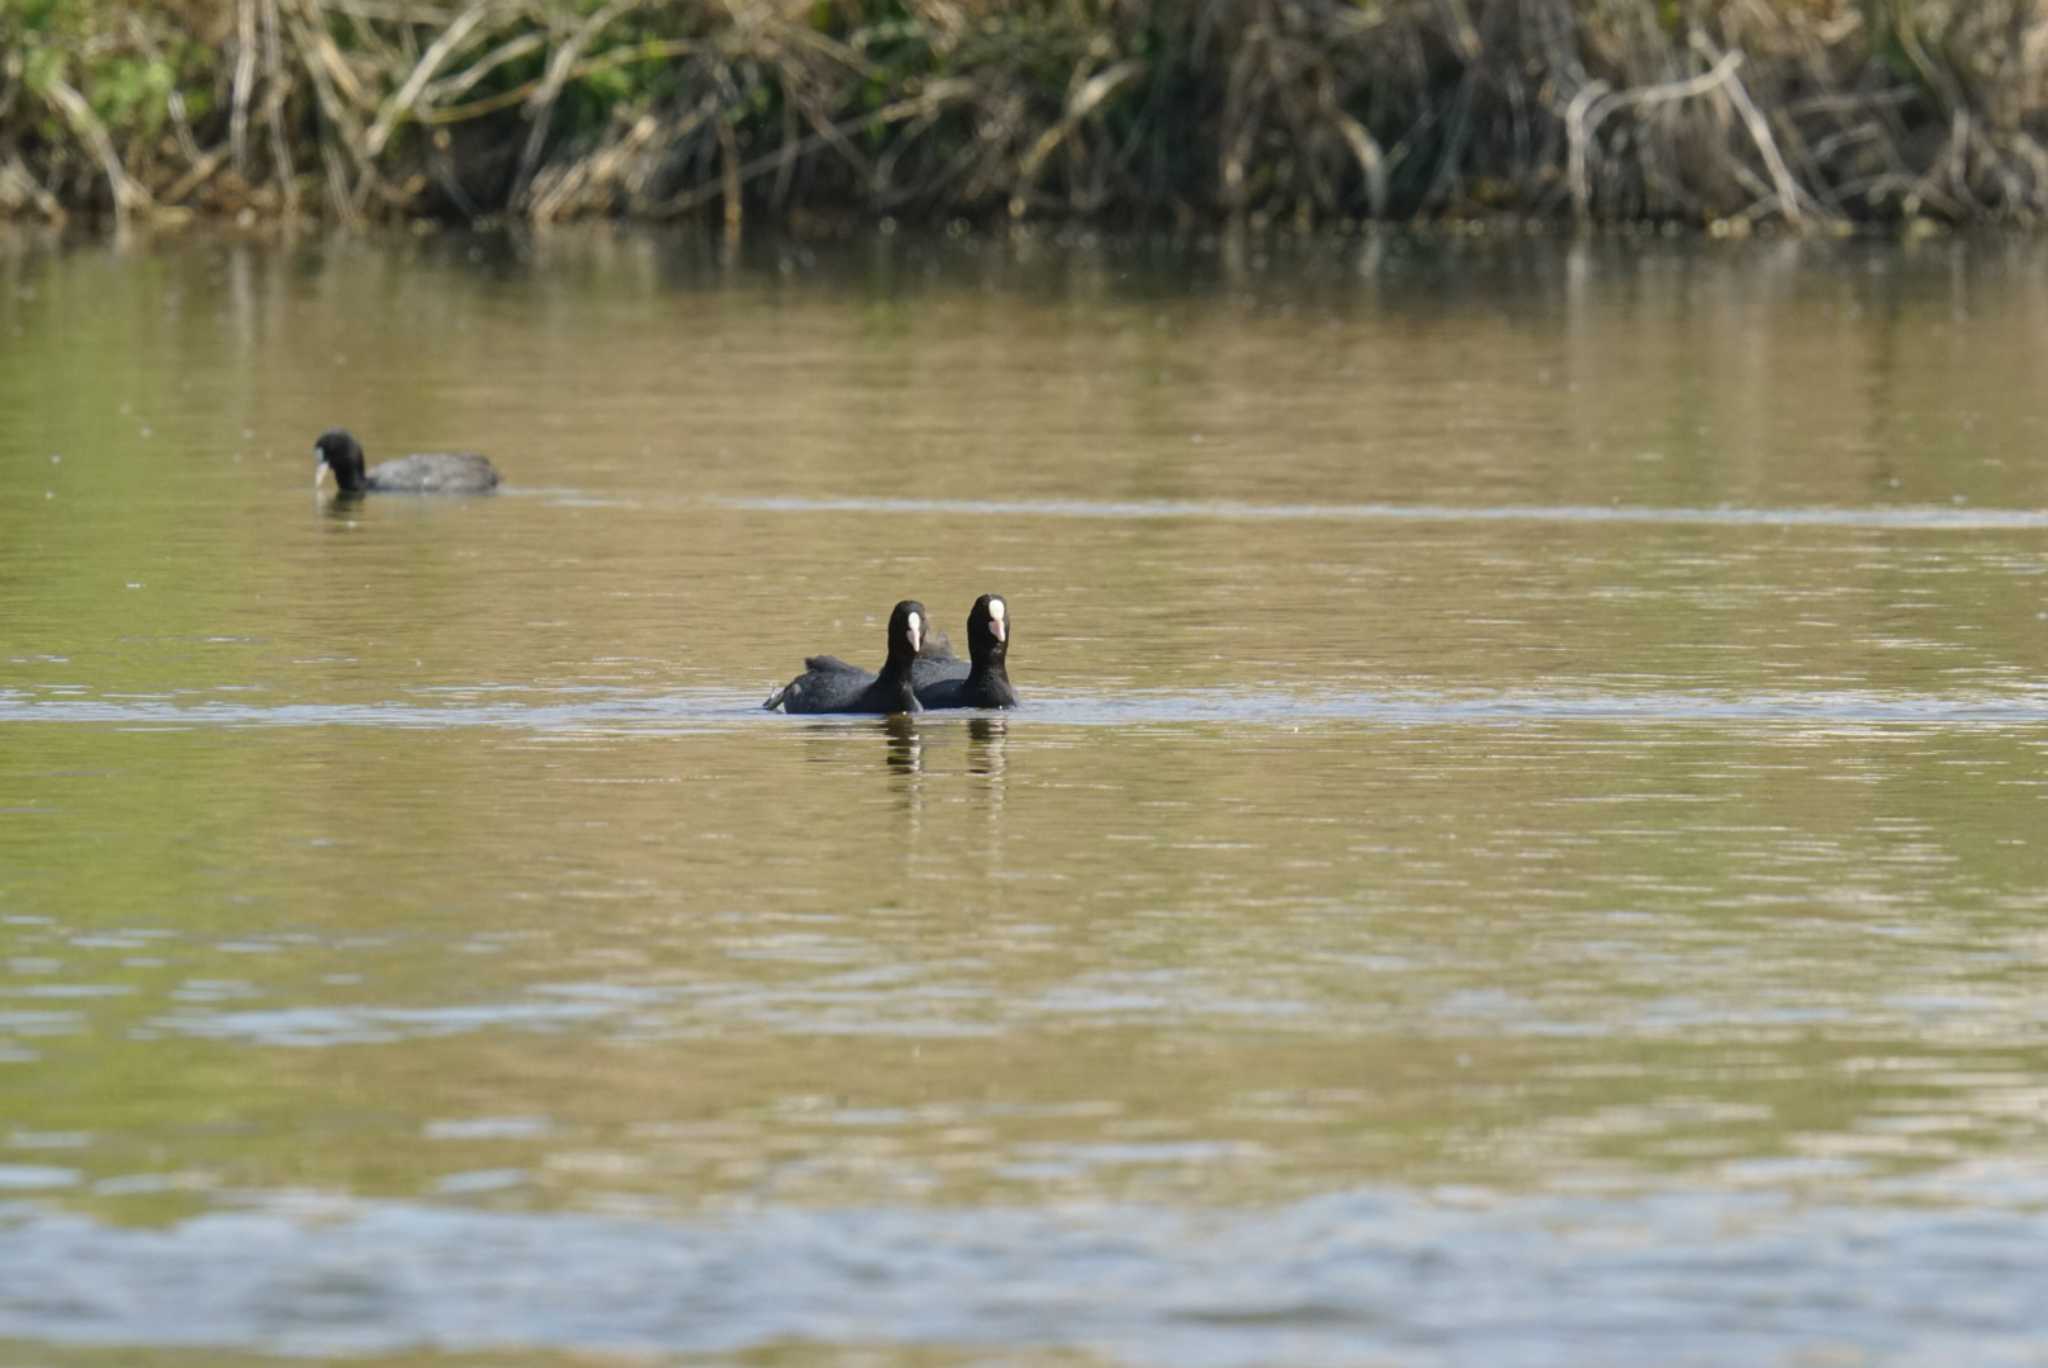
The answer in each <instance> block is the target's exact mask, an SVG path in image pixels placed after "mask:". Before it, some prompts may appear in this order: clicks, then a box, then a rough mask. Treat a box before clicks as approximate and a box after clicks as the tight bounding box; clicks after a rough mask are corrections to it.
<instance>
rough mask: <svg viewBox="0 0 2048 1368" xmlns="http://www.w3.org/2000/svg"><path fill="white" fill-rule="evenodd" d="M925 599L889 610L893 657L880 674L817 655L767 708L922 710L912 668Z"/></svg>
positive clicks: (770, 698) (921, 637) (922, 629)
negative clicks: (873, 673) (922, 601)
mask: <svg viewBox="0 0 2048 1368" xmlns="http://www.w3.org/2000/svg"><path fill="white" fill-rule="evenodd" d="M926 621H927V618H926V617H925V611H924V605H923V604H922V603H919V602H918V601H917V600H916V599H905V600H903V602H901V603H899V604H897V605H896V607H895V608H894V609H893V610H892V611H891V612H890V614H889V659H888V660H887V661H886V662H885V663H884V664H883V666H882V672H881V673H880V674H879V675H871V674H869V673H868V672H867V671H866V670H859V669H854V668H853V667H851V666H849V665H847V664H846V663H845V662H844V661H841V660H837V659H835V658H833V657H831V656H814V657H812V658H811V659H810V660H807V661H805V662H804V663H805V665H806V666H807V667H808V668H806V669H805V671H804V672H803V673H802V674H800V675H798V676H797V677H796V678H795V679H792V680H790V681H789V683H787V684H785V685H783V686H782V687H781V688H779V689H777V690H776V691H775V692H774V693H772V694H770V695H768V701H767V702H766V703H763V704H762V705H761V706H762V707H764V708H776V707H780V708H781V709H782V710H783V711H784V712H789V713H908V712H918V711H920V708H919V705H918V701H917V692H916V689H915V686H914V684H913V681H912V678H911V674H912V670H913V668H914V666H915V665H916V662H917V652H918V648H919V647H920V646H922V645H923V644H924V633H925V623H926Z"/></svg>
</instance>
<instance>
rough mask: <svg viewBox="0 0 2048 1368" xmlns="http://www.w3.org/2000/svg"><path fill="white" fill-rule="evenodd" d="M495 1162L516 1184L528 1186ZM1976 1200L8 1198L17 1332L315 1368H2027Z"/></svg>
mask: <svg viewBox="0 0 2048 1368" xmlns="http://www.w3.org/2000/svg"><path fill="white" fill-rule="evenodd" d="M488 1178H489V1181H488V1183H487V1184H486V1183H483V1182H479V1184H478V1186H479V1188H480V1189H481V1188H488V1190H492V1191H495V1192H498V1193H499V1195H500V1196H502V1195H503V1193H504V1191H505V1190H506V1189H507V1187H508V1185H509V1188H510V1189H511V1190H516V1189H517V1188H518V1187H519V1186H520V1185H521V1183H522V1181H523V1177H522V1175H521V1174H520V1173H519V1172H518V1171H516V1170H514V1171H509V1172H506V1171H494V1172H493V1173H491V1174H489V1175H488ZM131 1181H132V1180H128V1179H118V1178H117V1179H112V1180H109V1182H110V1183H111V1184H125V1183H130V1182H131ZM1956 1186H1957V1185H1956V1184H1952V1183H1950V1182H1948V1181H1946V1180H1944V1179H1943V1178H1942V1177H1940V1176H1939V1175H1935V1176H1932V1177H1928V1178H1921V1179H1907V1180H1894V1181H1892V1182H1890V1183H1886V1182H1883V1181H1878V1182H1874V1183H1872V1184H1871V1185H1870V1190H1869V1192H1868V1193H1867V1197H1868V1204H1847V1203H1828V1202H1804V1201H1797V1200H1793V1199H1790V1198H1788V1197H1786V1196H1784V1195H1782V1194H1741V1193H1729V1192H1674V1193H1664V1194H1652V1195H1647V1196H1636V1197H1626V1196H1623V1197H1591V1196H1588V1197H1571V1196H1540V1195H1539V1196H1528V1197H1516V1196H1504V1195H1497V1194H1490V1193H1485V1192H1478V1191H1455V1192H1445V1193H1437V1194H1418V1193H1410V1192H1406V1191H1401V1190H1375V1189H1368V1190H1363V1191H1352V1192H1342V1193H1333V1194H1329V1195H1325V1196H1319V1197H1313V1198H1309V1199H1306V1200H1303V1201H1299V1202H1293V1203H1286V1204H1281V1205H1277V1206H1267V1207H1251V1208H1242V1207H1240V1208H1230V1209H1222V1208H1218V1209H1204V1208H1180V1207H1162V1206H1156V1205H1141V1204H1087V1205H1078V1206H1073V1207H1057V1206H1055V1207H1050V1208H1028V1207H995V1208H977V1209H971V1210H953V1209H947V1208H934V1209H919V1208H901V1207H870V1208H853V1209H805V1208H797V1207H766V1208H754V1209H749V1210H747V1211H745V1212H743V1213H739V1214H733V1215H729V1216H721V1215H719V1214H716V1213H710V1214H704V1213H685V1214H675V1215H671V1214H665V1213H662V1212H659V1211H653V1210H651V1211H649V1212H648V1213H647V1214H644V1215H631V1214H628V1215H605V1214H590V1213H582V1212H575V1211H562V1212H545V1211H496V1212H494V1211H482V1210H476V1209H472V1208H470V1207H468V1206H466V1205H463V1204H462V1203H460V1202H446V1203H438V1204H437V1203H426V1202H411V1201H388V1200H362V1199H357V1198H352V1197H348V1196H339V1195H315V1194H309V1193H266V1194H243V1195H241V1196H239V1197H227V1198H223V1199H216V1205H215V1206H214V1207H213V1208H212V1209H210V1210H208V1211H205V1212H204V1213H202V1214H200V1215H196V1216H193V1217H190V1218H189V1219H186V1220H183V1221H180V1222H177V1223H175V1224H171V1225H157V1224H154V1223H152V1224H148V1225H141V1226H134V1227H130V1226H123V1225H116V1224H111V1223H107V1222H103V1221H100V1220H95V1219H92V1218H90V1217H87V1216H83V1215H77V1214H72V1213H70V1212H67V1211H65V1210H63V1209H62V1208H61V1207H60V1206H59V1205H58V1204H56V1203H55V1202H52V1201H48V1200H47V1199H44V1200H29V1199H26V1198H23V1199H18V1200H16V1201H13V1202H10V1203H0V1267H5V1268H7V1269H8V1270H9V1274H8V1276H7V1277H6V1278H5V1279H4V1280H0V1340H11V1341H26V1342H32V1343H33V1342H40V1343H48V1344H64V1345H102V1346H109V1345H143V1344H147V1345H150V1346H154V1347H164V1348H168V1347H199V1346H204V1347H211V1348H214V1349H238V1350H244V1351H252V1352H270V1353H284V1354H297V1355H336V1354H380V1353H395V1352H399V1351H402V1350H406V1349H411V1348H416V1347H418V1346H422V1345H432V1346H434V1347H435V1348H437V1349H439V1350H442V1351H444V1352H445V1351H454V1352H462V1351H470V1352H482V1351H487V1350H502V1349H504V1348H506V1347H508V1346H515V1345H516V1346H523V1347H528V1348H536V1349H552V1350H558V1351H563V1352H579V1351H581V1352H609V1353H619V1352H628V1353H664V1352H665V1353H692V1352H694V1353H732V1352H738V1351H743V1350H748V1349H755V1348H766V1347H769V1346H773V1345H777V1344H788V1343H793V1342H800V1341H801V1342H811V1343H814V1344H820V1345H847V1346H851V1345H857V1344H858V1345H930V1346H976V1347H981V1348H984V1349H998V1350H1009V1351H1013V1352H1014V1351H1017V1350H1020V1349H1041V1350H1043V1349H1065V1350H1088V1351H1091V1352H1094V1353H1104V1354H1107V1355H1110V1356H1112V1357H1113V1359H1114V1360H1115V1361H1120V1362H1128V1363H1161V1364H1174V1365H1198V1366H1200V1365H1213V1366H1214V1368H1224V1365H1237V1364H1258V1363H1276V1362H1291V1363H1303V1364H1324V1363H1354V1362H1359V1361H1361V1359H1362V1358H1363V1357H1370V1358H1372V1360H1373V1361H1375V1362H1377V1361H1379V1359H1380V1358H1381V1357H1388V1356H1390V1357H1392V1358H1394V1359H1402V1360H1408V1359H1411V1358H1414V1357H1419V1358H1420V1359H1422V1360H1426V1361H1428V1362H1432V1363H1435V1362H1461V1363H1467V1362H1468V1363H1485V1364H1490V1365H1519V1364H1532V1365H1533V1364H1547V1363H1556V1362H1560V1361H1573V1362H1586V1361H1596V1362H1633V1361H1638V1360H1641V1359H1644V1358H1663V1359H1678V1360H1685V1361H1693V1360H1698V1361H1702V1362H1706V1361H1713V1362H1733V1363H1758V1362H1779V1361H1786V1360H1790V1359H1793V1358H1798V1357H1801V1356H1803V1355H1806V1354H1812V1353H1819V1352H1821V1351H1823V1350H1825V1351H1826V1353H1827V1355H1829V1356H1840V1355H1841V1354H1843V1353H1844V1352H1847V1353H1848V1354H1849V1355H1850V1357H1852V1358H1855V1359H1856V1360H1857V1361H1862V1358H1863V1356H1865V1355H1869V1354H1875V1355H1878V1356H1880V1357H1883V1358H1887V1359H1889V1358H1890V1357H1891V1356H1892V1355H1893V1354H1894V1353H1898V1352H1900V1351H1902V1350H1904V1351H1905V1352H1906V1357H1907V1358H1908V1359H1910V1360H1912V1361H1915V1362H1944V1361H1947V1362H1959V1361H1973V1362H1984V1361H1988V1360H1991V1359H2000V1360H2003V1359H2004V1358H2006V1357H2008V1356H2009V1357H2011V1358H2012V1359H2013V1361H2015V1362H2017V1361H2020V1360H2021V1359H2026V1360H2027V1361H2032V1355H2033V1353H2034V1351H2036V1350H2038V1348H2039V1346H2040V1345H2041V1343H2042V1342H2043V1340H2044V1338H2048V1303H2044V1302H2043V1300H2042V1299H2041V1297H2040V1295H2039V1283H2040V1260H2039V1237H2040V1219H2041V1217H2040V1211H2039V1208H2040V1204H2041V1202H2042V1201H2043V1199H2044V1196H2048V1194H2044V1193H2043V1192H2042V1191H2040V1185H2039V1182H2038V1178H2036V1180H2035V1181H2034V1183H2033V1184H2032V1187H2033V1190H2032V1192H2031V1194H2030V1196H2031V1200H2030V1201H2024V1202H2021V1203H2018V1204H2015V1203H2014V1202H2013V1201H2012V1200H2011V1194H2010V1193H2006V1192H2003V1191H2002V1190H2001V1192H1998V1193H1992V1194H1985V1193H1973V1192H1971V1191H1970V1190H1969V1187H1968V1185H1967V1184H1963V1185H1961V1186H1962V1190H1961V1191H1952V1190H1950V1189H1951V1188H1954V1187H1956ZM107 1190H108V1191H109V1192H110V1193H112V1192H116V1191H117V1190H118V1191H127V1190H131V1189H129V1188H120V1189H117V1188H115V1187H111V1186H110V1187H108V1189H107ZM450 1190H451V1191H457V1192H459V1191H461V1190H462V1188H461V1185H460V1184H459V1183H457V1184H456V1185H455V1186H454V1187H452V1188H450ZM1958 1203H1961V1205H1958Z"/></svg>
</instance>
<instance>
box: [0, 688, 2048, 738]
mask: <svg viewBox="0 0 2048 1368" xmlns="http://www.w3.org/2000/svg"><path fill="white" fill-rule="evenodd" d="M222 692H228V691H227V690H223V691H222ZM977 716H984V717H985V716H988V714H977V713H955V712H939V713H926V714H921V715H919V717H918V719H917V722H918V725H920V726H930V727H943V726H946V725H949V724H951V723H957V722H959V721H960V720H962V719H963V718H969V717H977ZM1005 718H1006V721H1007V722H1008V723H1011V724H1014V725H1015V726H1017V727H1020V728H1022V727H1032V726H1045V725H1064V726H1074V727H1104V726H1121V727H1129V726H1147V727H1171V726H1178V725H1191V724H1235V725H1240V726H1253V727H1288V726H1304V725H1312V724H1313V725H1334V724H1343V723H1356V724H1359V725H1364V726H1378V727H1444V726H1453V727H1454V726H1518V725H1535V724H1571V723H1584V724H1599V723H1613V724H1636V725H1653V724H1673V725H1683V724H1706V725H1728V726H1740V725H1759V726H1769V725H1779V724H1783V725H1805V726H1829V725H1841V726H1862V725H1897V726H1921V727H2041V726H2048V689H2024V690H2016V691H2013V692H1999V693H1953V694H1928V693H1896V692H1876V691H1855V690H1832V691H1816V692H1792V691H1776V692H1757V693H1726V692H1716V691H1709V690H1654V689H1651V690H1645V691H1643V692H1640V693H1622V692H1615V691H1598V690H1569V689H1559V690H1548V689H1520V690H1498V691H1466V692H1455V691H1427V690H1393V691H1379V692H1376V691H1370V690H1366V691H1359V690H1344V691H1337V690H1310V691H1305V692H1301V693H1291V692H1286V691H1281V690H1241V689H1227V688H1215V689H1184V690H1134V691H1131V692H1127V693H1121V694H1100V693H1092V692H1086V691H1076V690H1034V691H1033V692H1032V694H1031V697H1030V700H1029V702H1028V703H1027V705H1026V706H1025V707H1023V708H1020V709H1018V710H1017V711H1015V712H1013V713H1009V714H1006V715H1005ZM876 721H877V719H875V718H873V717H861V716H824V717H801V718H788V717H783V716H782V715H780V714H776V713H768V712H764V711H763V710H762V708H761V706H760V699H759V698H758V697H757V696H756V695H755V694H753V693H745V694H740V693H734V692H732V691H730V690H724V689H693V690H679V691H675V692H669V693H660V694H645V693H632V692H627V691H623V690H620V691H613V690H604V689H575V690H561V691H552V692H551V691H528V690H509V689H506V688H504V687H502V686H480V687H478V688H476V689H461V688H456V689H437V690H431V691H422V693H421V696H419V697H415V698H412V699H407V700H404V701H397V702H383V703H318V702H288V703H262V702H257V701H253V700H252V699H251V698H250V696H249V695H248V694H247V693H246V692H243V691H239V690H236V691H233V693H232V696H230V697H226V698H223V697H220V696H219V695H218V694H216V693H208V692H205V691H200V692H198V693H196V694H181V695H160V696H137V695H130V694H124V695H113V696H108V695H100V696H92V695H87V694H83V693H80V692H77V691H72V690H47V691H31V690H20V689H15V690H0V724H7V723H31V722H43V723H68V724H72V725H79V726H113V727H124V728H133V729H153V728H188V729H198V728H210V727H217V728H263V727H370V728H382V729H391V730H408V729H422V728H425V729H444V728H471V727H481V728H499V729H505V730H515V731H529V732H584V733H588V732H603V731H617V732H647V733H654V734H677V733H691V732H706V731H714V732H728V731H734V730H738V729H740V728H752V727H759V726H764V725H781V726H797V727H819V726H825V727H834V726H836V727H845V726H862V725H873V724H874V723H875V722H876Z"/></svg>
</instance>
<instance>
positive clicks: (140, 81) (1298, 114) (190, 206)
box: [0, 0, 2048, 229]
mask: <svg viewBox="0 0 2048 1368" xmlns="http://www.w3.org/2000/svg"><path fill="white" fill-rule="evenodd" d="M0 54H4V55H0V210H5V211H9V212H14V213H41V214H44V215H47V216H50V217H53V218H54V217H60V216H62V215H63V214H65V213H67V212H77V211H80V210H88V211H104V210H108V209H112V210H114V211H117V212H121V213H127V214H137V213H141V214H150V215H153V216H159V217H161V216H176V215H178V214H182V213H187V212H192V211H204V212H214V213H227V214H242V215H266V216H268V215H291V216H311V215H317V216H321V217H329V218H334V219H338V220H341V221H343V222H347V223H360V222H365V221H368V220H372V219H378V218H388V217H394V216H405V217H431V218H444V219H454V220H482V219H491V218H498V217H503V216H516V217H522V218H526V219H530V220H536V221H544V220H550V219H559V218H567V217H575V216H580V215H593V214H597V215H632V216H636V217H644V218H654V219H662V218H677V217H688V216H695V215H710V216H714V217H717V216H722V217H723V218H724V220H725V221H726V222H727V224H728V225H729V226H734V227H737V226H738V224H739V223H740V222H741V221H742V220H743V218H745V217H746V216H748V215H766V216H768V217H770V218H772V219H774V220H776V221H780V222H791V221H796V222H799V223H801V222H803V221H807V220H815V221H820V222H836V221H843V220H847V219H858V218H873V217H879V216H883V215H891V216H907V217H912V218H931V217H948V218H950V217H967V218H981V219H985V218H990V217H1003V216H1015V217H1062V218H1087V219H1103V220H1112V221H1119V222H1142V223H1158V222H1176V223H1187V222H1195V221H1203V220H1214V219H1220V218H1228V217H1238V216H1242V217H1249V218H1251V219H1254V220H1262V221H1286V222H1297V223H1302V224H1321V223H1332V222H1344V221H1352V220H1357V219H1360V218H1365V217H1398V218H1412V217H1427V218H1464V217H1472V216H1480V215H1491V214H1500V213H1513V214H1518V215H1527V216H1533V217H1543V218H1549V217H1579V218H1586V219H1603V220H1650V221H1664V222H1672V221H1675V222H1683V223H1696V224H1698V223H1713V224H1718V225H1722V226H1727V227H1734V228H1738V229H1739V228H1744V227H1747V226H1749V225H1751V224H1754V223H1757V222H1765V221H1768V222H1782V223H1787V224H1790V225H1794V226H1798V227H1804V228H1821V229H1832V228H1837V227H1840V226H1843V225H1847V224H1851V223H1855V222H1858V221H1891V220H1912V221H1924V220H1945V221H1951V222H1967V221H1975V220H1986V219H1999V220H2008V221H2028V222H2030V221H2032V220H2033V219H2034V217H2035V216H2036V215H2038V214H2040V213H2041V212H2042V211H2043V210H2044V208H2048V108H2044V105H2048V100H2044V93H2048V92H2044V88H2043V76H2044V71H2048V16H2044V0H716V2H713V0H150V2H149V3H143V2H142V0H0Z"/></svg>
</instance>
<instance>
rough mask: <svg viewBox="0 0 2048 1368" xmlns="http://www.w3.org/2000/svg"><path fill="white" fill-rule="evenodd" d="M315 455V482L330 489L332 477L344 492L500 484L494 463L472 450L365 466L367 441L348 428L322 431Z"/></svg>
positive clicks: (463, 489) (475, 488)
mask: <svg viewBox="0 0 2048 1368" xmlns="http://www.w3.org/2000/svg"><path fill="white" fill-rule="evenodd" d="M313 459H314V460H315V461H316V462H318V464H317V465H316V466H314V468H313V487H314V488H315V489H324V488H326V485H327V481H328V480H329V479H332V480H333V481H334V484H335V488H336V490H337V491H338V492H339V493H342V494H369V493H380V494H486V493H489V492H490V491H491V490H493V489H496V488H497V487H498V472H497V471H496V470H495V469H493V468H492V466H491V463H490V462H489V461H488V460H486V459H484V458H483V457H481V456H478V455H476V454H475V453H474V452H468V451H453V452H451V451H436V452H428V453H425V454H423V455H418V456H401V457H399V458H398V459H397V460H395V461H385V462H384V463H383V464H381V465H379V466H378V467H377V468H376V469H374V470H365V469H364V468H363V448H362V444H361V443H359V442H358V441H356V439H355V438H354V437H351V436H350V435H349V434H348V432H347V431H346V430H345V429H343V428H333V429H330V430H329V431H327V432H323V433H321V434H320V440H319V441H317V442H315V443H313Z"/></svg>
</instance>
